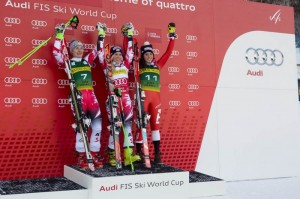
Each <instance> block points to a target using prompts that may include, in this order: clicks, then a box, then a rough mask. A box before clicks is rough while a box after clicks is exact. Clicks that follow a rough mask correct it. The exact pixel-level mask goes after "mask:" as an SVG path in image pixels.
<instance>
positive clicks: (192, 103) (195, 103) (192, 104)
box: [188, 101, 200, 106]
mask: <svg viewBox="0 0 300 199" xmlns="http://www.w3.org/2000/svg"><path fill="white" fill-rule="evenodd" d="M188 105H189V106H199V105H200V102H199V101H188Z"/></svg>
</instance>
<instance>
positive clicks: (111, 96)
mask: <svg viewBox="0 0 300 199" xmlns="http://www.w3.org/2000/svg"><path fill="white" fill-rule="evenodd" d="M104 58H105V61H106V64H107V68H106V74H105V76H106V83H107V88H108V104H109V109H110V123H111V124H110V126H109V130H110V133H112V135H113V138H114V147H115V153H116V156H115V159H116V169H122V158H121V146H120V138H119V135H120V131H121V128H120V126H119V123H120V120H121V118H120V116H119V114H118V97H117V96H116V94H115V93H114V88H113V87H112V86H111V84H112V82H111V81H112V80H111V79H110V77H109V73H111V71H110V70H111V63H110V45H109V44H107V45H105V53H104Z"/></svg>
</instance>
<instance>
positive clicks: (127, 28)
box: [121, 22, 134, 37]
mask: <svg viewBox="0 0 300 199" xmlns="http://www.w3.org/2000/svg"><path fill="white" fill-rule="evenodd" d="M121 31H122V34H123V35H125V36H127V37H132V35H133V31H134V27H133V24H132V23H131V22H129V23H125V24H124V25H123V26H122V28H121Z"/></svg>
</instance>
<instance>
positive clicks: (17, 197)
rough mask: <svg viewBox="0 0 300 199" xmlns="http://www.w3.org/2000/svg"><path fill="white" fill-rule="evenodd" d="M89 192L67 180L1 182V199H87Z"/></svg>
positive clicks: (47, 179)
mask: <svg viewBox="0 0 300 199" xmlns="http://www.w3.org/2000/svg"><path fill="white" fill-rule="evenodd" d="M87 197H88V191H87V189H85V188H84V187H82V186H80V185H78V184H76V183H74V182H72V181H70V180H68V179H66V178H63V177H61V178H46V179H24V180H10V181H8V180H7V181H0V198H1V199H67V198H71V199H85V198H87Z"/></svg>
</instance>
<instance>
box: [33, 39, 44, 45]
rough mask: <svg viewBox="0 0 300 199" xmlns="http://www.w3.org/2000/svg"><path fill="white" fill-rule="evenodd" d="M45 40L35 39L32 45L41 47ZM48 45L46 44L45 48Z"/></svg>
mask: <svg viewBox="0 0 300 199" xmlns="http://www.w3.org/2000/svg"><path fill="white" fill-rule="evenodd" d="M44 41H45V40H39V39H33V40H31V44H32V45H35V46H38V45H40V44H41V43H43V42H44ZM46 45H47V43H45V44H44V46H46Z"/></svg>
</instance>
